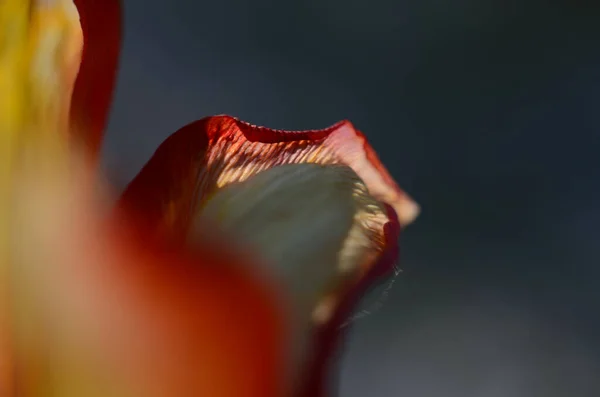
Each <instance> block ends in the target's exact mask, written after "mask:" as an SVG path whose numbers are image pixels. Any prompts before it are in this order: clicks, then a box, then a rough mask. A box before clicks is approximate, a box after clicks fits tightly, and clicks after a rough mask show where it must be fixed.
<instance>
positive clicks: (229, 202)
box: [190, 164, 389, 377]
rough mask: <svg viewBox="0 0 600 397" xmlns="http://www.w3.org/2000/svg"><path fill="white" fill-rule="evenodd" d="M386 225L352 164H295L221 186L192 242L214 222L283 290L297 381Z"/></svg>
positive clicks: (380, 244) (377, 248) (379, 245)
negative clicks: (316, 337)
mask: <svg viewBox="0 0 600 397" xmlns="http://www.w3.org/2000/svg"><path fill="white" fill-rule="evenodd" d="M388 221H389V219H388V217H387V215H386V210H385V207H384V206H383V204H382V203H381V202H379V201H378V200H376V199H375V198H373V197H372V196H371V195H370V194H369V192H368V189H367V187H366V186H365V184H364V182H363V181H362V180H361V179H360V178H359V177H358V176H357V175H356V173H355V172H354V171H353V170H352V169H351V168H350V167H346V166H341V165H318V164H291V165H282V166H279V167H274V168H271V169H268V170H265V171H263V172H261V173H259V174H257V175H255V176H252V177H250V178H248V179H247V180H245V181H243V182H237V183H232V184H230V185H227V186H226V187H223V188H221V189H218V190H217V191H216V192H215V194H214V195H213V196H212V197H211V198H210V199H209V200H208V201H207V202H206V203H205V205H204V206H203V208H202V211H201V212H200V214H199V215H198V217H197V219H195V222H194V224H195V225H196V226H195V228H193V229H192V231H191V234H190V239H192V240H194V239H200V238H206V234H207V228H206V225H214V227H215V228H217V229H218V230H219V231H221V232H223V233H225V234H226V235H227V236H229V237H230V238H235V239H236V243H240V244H242V245H246V247H247V249H248V250H249V251H251V252H253V253H254V254H255V255H258V256H259V257H261V258H262V259H263V262H264V264H265V268H264V269H263V270H264V271H265V272H266V273H267V274H268V275H269V276H271V277H274V278H275V279H276V281H277V283H278V285H281V286H282V293H283V296H284V297H285V302H284V303H286V304H288V313H290V316H291V319H290V320H291V325H292V327H293V333H294V340H293V346H292V348H291V353H290V354H291V357H290V363H291V364H290V365H291V369H290V371H291V375H290V376H292V377H296V376H298V373H299V371H301V365H302V361H303V360H304V359H306V358H307V357H306V353H307V352H308V351H310V343H311V340H310V339H311V338H310V335H311V332H312V331H313V330H314V329H315V327H317V326H319V325H322V324H323V323H326V322H327V321H328V319H329V318H330V317H331V315H332V313H333V311H334V310H335V306H336V303H337V302H339V300H340V299H341V296H339V295H340V294H341V293H342V291H346V290H347V289H348V286H351V285H352V284H353V283H355V282H357V281H358V280H359V279H360V277H361V275H362V274H363V273H364V272H365V271H366V270H368V269H369V267H370V266H371V265H372V264H373V263H374V262H375V261H376V259H377V257H378V256H379V254H380V253H381V252H382V251H383V249H384V248H385V247H384V232H383V226H384V224H385V223H386V222H388ZM214 231H215V230H214V229H211V230H209V231H208V233H213V232H214ZM192 242H193V241H192Z"/></svg>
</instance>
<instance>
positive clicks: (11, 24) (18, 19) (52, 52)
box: [0, 0, 81, 396]
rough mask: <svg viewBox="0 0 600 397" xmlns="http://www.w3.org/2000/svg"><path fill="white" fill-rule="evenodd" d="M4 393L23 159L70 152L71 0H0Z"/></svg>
mask: <svg viewBox="0 0 600 397" xmlns="http://www.w3.org/2000/svg"><path fill="white" fill-rule="evenodd" d="M0 37H1V40H0V371H1V372H0V394H2V395H7V396H10V395H11V393H12V392H13V391H14V390H12V384H13V382H12V379H13V375H14V371H13V367H14V360H13V355H12V352H11V350H12V344H11V342H10V341H11V338H12V336H11V327H10V326H9V325H10V324H11V321H12V318H11V316H10V312H11V309H12V307H11V305H13V306H14V302H13V300H12V298H13V295H12V293H11V291H10V289H11V288H10V287H13V286H12V285H11V271H12V269H13V265H14V263H13V261H12V246H11V237H12V236H13V234H12V226H13V223H12V220H13V217H14V211H13V209H14V208H13V206H12V204H13V201H14V196H13V192H14V187H15V182H16V180H15V169H16V165H17V164H18V163H24V162H37V163H38V164H39V165H40V167H43V164H45V163H47V162H48V161H49V162H53V163H56V164H58V163H62V164H63V165H65V164H64V163H65V161H68V159H67V158H66V156H65V153H66V150H67V146H68V145H67V139H66V136H67V126H68V107H69V101H70V97H71V91H72V87H73V81H74V79H75V73H76V71H77V65H78V63H79V52H80V49H81V29H80V26H79V22H78V16H77V11H76V9H75V6H74V5H73V4H72V3H71V2H70V1H67V0H56V1H52V2H48V1H36V2H31V1H25V0H5V1H2V2H0Z"/></svg>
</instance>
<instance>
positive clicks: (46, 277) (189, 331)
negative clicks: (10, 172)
mask: <svg viewBox="0 0 600 397" xmlns="http://www.w3.org/2000/svg"><path fill="white" fill-rule="evenodd" d="M80 168H81V167H80ZM39 176H40V175H39V173H36V174H29V175H22V176H21V177H20V180H21V181H22V183H20V184H19V190H18V191H17V199H18V204H17V205H16V206H15V211H16V212H17V214H19V217H18V219H19V220H20V222H17V224H16V226H15V229H14V230H15V235H16V236H19V238H18V239H15V240H13V245H14V247H15V257H14V260H15V261H16V263H17V264H18V265H19V268H18V269H17V271H16V272H15V276H14V282H15V284H16V285H17V286H18V287H19V291H18V293H17V294H18V296H19V297H20V299H19V301H18V305H17V307H18V309H19V311H18V313H17V324H18V325H19V327H18V328H17V329H18V333H17V334H16V335H17V341H18V346H19V352H20V354H21V355H20V360H19V362H18V364H19V365H20V368H19V369H20V371H19V372H18V375H19V377H18V381H19V387H20V391H21V393H22V394H20V395H21V396H26V397H41V396H47V395H52V396H59V397H66V396H84V397H87V396H107V395H110V396H124V397H137V396H151V397H171V396H182V397H183V396H190V397H193V396H212V397H265V396H270V397H278V396H280V395H281V387H282V385H281V383H282V382H283V380H282V379H283V374H282V369H281V368H280V365H279V364H280V359H281V357H282V355H281V347H282V343H283V341H282V339H281V338H282V335H283V330H282V328H281V326H282V325H281V323H280V321H279V320H280V318H281V317H280V310H279V307H277V305H276V301H277V299H275V296H274V295H271V294H270V293H269V289H268V288H267V287H266V285H265V284H263V283H262V281H261V280H259V279H257V278H256V277H254V276H253V275H252V274H251V272H250V271H249V269H252V268H255V267H256V266H257V265H255V264H248V263H244V266H241V265H240V263H241V262H248V261H249V259H247V258H240V257H239V256H236V255H235V254H230V253H227V252H228V251H229V252H231V249H230V248H229V249H225V247H224V246H222V245H218V244H216V243H214V241H213V242H212V244H211V246H210V247H209V246H207V245H205V244H198V245H196V247H195V250H194V251H193V252H189V253H187V254H186V253H184V252H182V251H181V250H180V248H181V247H179V246H178V247H172V246H171V247H170V246H168V245H164V244H162V243H161V242H160V241H156V240H154V239H153V238H152V237H150V236H146V235H145V234H144V233H143V232H142V231H140V230H139V229H136V228H131V227H130V225H129V224H128V223H127V220H126V218H125V217H124V216H122V215H119V216H118V217H116V218H110V219H103V218H102V217H100V216H99V214H103V213H104V214H105V213H106V210H105V209H104V210H102V208H101V207H100V206H99V204H98V203H97V202H95V201H94V200H95V199H94V197H93V196H91V194H90V193H91V190H90V189H86V188H85V187H86V186H89V182H88V181H87V180H85V179H82V178H81V177H78V176H75V177H72V178H64V175H61V174H59V173H52V172H49V171H46V172H44V174H43V177H44V178H43V180H40V178H39Z"/></svg>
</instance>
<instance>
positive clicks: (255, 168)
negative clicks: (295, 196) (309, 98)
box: [122, 116, 419, 234]
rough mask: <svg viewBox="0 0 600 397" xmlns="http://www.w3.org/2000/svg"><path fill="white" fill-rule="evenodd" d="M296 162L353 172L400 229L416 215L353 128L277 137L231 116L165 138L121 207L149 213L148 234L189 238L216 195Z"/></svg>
mask: <svg viewBox="0 0 600 397" xmlns="http://www.w3.org/2000/svg"><path fill="white" fill-rule="evenodd" d="M296 163H317V164H344V165H347V166H349V167H351V168H352V169H353V170H354V171H355V172H356V173H357V174H358V176H359V177H360V178H361V179H363V180H364V182H365V183H366V185H367V187H368V189H369V192H370V193H371V194H372V195H373V196H374V197H375V198H377V199H379V200H380V201H382V202H385V203H388V204H389V205H391V206H392V207H393V208H394V210H395V211H396V213H397V215H398V218H399V220H400V223H401V224H402V225H407V224H409V223H411V222H412V221H413V220H414V219H415V217H416V216H417V215H418V213H419V206H418V205H417V204H416V203H415V202H414V201H413V200H412V199H411V198H410V197H409V196H408V195H407V194H406V193H404V192H403V191H402V190H401V189H400V188H399V187H398V185H397V184H396V182H395V181H394V180H393V178H392V177H391V176H390V175H389V173H388V172H387V170H386V169H385V167H384V166H383V165H382V164H381V162H380V161H379V159H378V157H377V155H376V154H375V151H374V150H373V149H372V148H371V146H370V145H369V144H368V142H367V141H366V139H365V137H364V135H363V134H362V133H360V132H359V131H357V130H356V129H355V128H354V127H353V126H352V124H351V123H350V122H348V121H342V122H339V123H337V124H335V125H333V126H331V127H329V128H326V129H323V130H313V131H280V130H271V129H268V128H263V127H256V126H253V125H250V124H248V123H245V122H242V121H240V120H238V119H236V118H233V117H230V116H214V117H208V118H205V119H202V120H199V121H196V122H194V123H191V124H189V125H187V126H185V127H183V128H181V129H180V130H178V131H177V132H175V133H174V134H173V135H171V136H170V137H169V138H167V140H165V142H163V143H162V145H161V146H160V147H159V148H158V150H157V151H156V153H155V154H154V156H153V157H152V158H151V159H150V161H149V162H148V163H147V164H146V166H145V167H144V168H143V169H142V171H141V172H140V173H139V174H138V176H137V177H136V178H135V179H134V180H133V181H132V182H131V184H130V185H129V186H128V188H127V189H126V191H125V193H124V195H123V197H122V204H123V205H125V206H128V207H129V208H137V209H138V210H139V211H141V212H143V213H144V214H146V216H147V217H148V218H147V221H148V227H151V228H155V229H156V230H157V231H159V232H162V231H168V233H172V232H173V231H178V232H183V234H185V231H186V229H187V227H188V226H187V225H189V224H190V219H191V216H192V215H193V214H194V213H195V211H197V210H198V209H199V208H201V207H202V205H203V203H204V202H205V201H206V200H207V199H208V198H209V197H210V196H211V195H212V194H213V193H214V192H215V191H216V189H218V188H221V187H223V186H226V185H227V184H230V183H232V182H239V181H244V180H246V179H248V178H249V177H250V176H252V175H255V174H256V173H258V172H260V171H264V170H266V169H269V168H272V167H274V166H278V165H282V164H296Z"/></svg>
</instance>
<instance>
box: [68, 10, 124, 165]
mask: <svg viewBox="0 0 600 397" xmlns="http://www.w3.org/2000/svg"><path fill="white" fill-rule="evenodd" d="M73 1H74V3H75V5H76V6H77V9H78V11H79V16H80V21H81V29H82V31H83V53H82V57H81V65H80V67H79V74H78V75H77V80H76V81H75V87H74V91H73V98H72V102H71V112H70V113H71V114H70V119H71V124H72V130H73V131H74V132H75V133H76V134H77V136H76V138H77V139H80V140H81V141H82V143H83V145H84V146H85V147H86V148H87V149H88V150H89V152H90V155H92V156H97V155H98V153H99V151H100V149H101V144H102V138H103V135H104V130H105V128H106V123H107V121H108V112H109V110H110V103H111V101H112V96H113V91H114V86H115V80H116V75H117V67H118V60H119V51H120V48H121V7H120V2H119V1H118V0H73ZM94 160H96V158H94Z"/></svg>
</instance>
